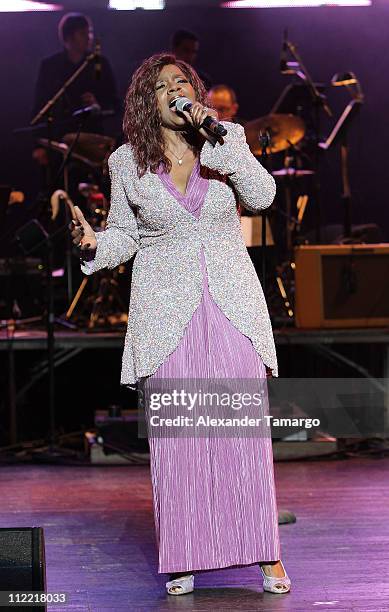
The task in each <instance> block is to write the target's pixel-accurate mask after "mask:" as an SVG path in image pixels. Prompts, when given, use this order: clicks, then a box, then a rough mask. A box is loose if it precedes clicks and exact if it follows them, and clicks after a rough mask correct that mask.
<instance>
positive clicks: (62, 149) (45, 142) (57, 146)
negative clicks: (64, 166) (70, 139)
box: [38, 138, 100, 168]
mask: <svg viewBox="0 0 389 612" xmlns="http://www.w3.org/2000/svg"><path fill="white" fill-rule="evenodd" d="M38 143H39V144H40V145H42V147H45V148H46V149H49V148H51V149H53V151H57V153H61V154H62V155H63V156H64V157H65V155H66V154H67V152H68V151H69V147H68V145H67V144H65V143H64V142H57V141H56V140H51V141H50V143H49V139H48V138H38ZM72 159H77V160H78V161H80V162H82V163H84V164H87V165H88V166H92V168H94V167H95V166H96V164H95V163H94V162H93V161H91V160H90V159H88V158H87V157H83V156H82V155H80V154H79V153H77V152H76V151H74V150H73V151H72ZM97 165H98V166H100V164H97Z"/></svg>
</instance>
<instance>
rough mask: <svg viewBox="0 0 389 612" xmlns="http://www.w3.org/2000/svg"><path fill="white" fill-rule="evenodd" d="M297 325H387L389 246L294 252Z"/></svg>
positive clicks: (303, 248)
mask: <svg viewBox="0 0 389 612" xmlns="http://www.w3.org/2000/svg"><path fill="white" fill-rule="evenodd" d="M295 264H296V268H295V282H296V284H295V315H296V316H295V321H296V327H304V328H336V327H385V326H389V244H357V245H355V244H353V245H311V246H300V247H296V248H295Z"/></svg>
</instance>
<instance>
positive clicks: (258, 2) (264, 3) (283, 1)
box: [221, 0, 372, 8]
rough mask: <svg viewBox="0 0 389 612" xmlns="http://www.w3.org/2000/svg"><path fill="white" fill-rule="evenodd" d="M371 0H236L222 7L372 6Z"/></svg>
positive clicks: (223, 4)
mask: <svg viewBox="0 0 389 612" xmlns="http://www.w3.org/2000/svg"><path fill="white" fill-rule="evenodd" d="M371 3H372V2H371V0H332V1H331V0H235V1H231V2H222V3H221V7H222V8H301V7H321V6H371Z"/></svg>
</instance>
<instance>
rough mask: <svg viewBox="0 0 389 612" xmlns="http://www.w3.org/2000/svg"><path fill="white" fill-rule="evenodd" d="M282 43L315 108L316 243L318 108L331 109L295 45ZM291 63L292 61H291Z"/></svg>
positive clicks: (318, 234)
mask: <svg viewBox="0 0 389 612" xmlns="http://www.w3.org/2000/svg"><path fill="white" fill-rule="evenodd" d="M284 44H285V46H286V48H287V49H288V50H289V51H290V53H291V55H292V56H293V57H294V59H295V61H296V63H297V66H298V70H297V69H295V70H294V72H295V74H297V76H298V77H299V78H300V79H301V80H302V81H303V82H304V83H305V85H306V86H307V88H308V90H309V92H310V94H311V97H312V100H313V104H314V108H315V170H316V171H315V183H316V185H315V191H316V240H317V242H318V244H320V242H321V201H320V180H319V163H320V153H319V150H318V146H319V142H320V110H321V109H323V110H324V112H325V113H326V114H327V115H328V116H329V117H332V111H331V109H330V107H329V105H328V103H327V98H326V96H325V95H323V94H321V93H320V91H319V90H318V88H317V87H316V85H315V83H314V82H313V79H312V77H311V75H310V73H309V72H308V69H307V67H306V66H305V64H304V63H303V60H302V58H301V55H300V54H299V52H298V51H297V47H296V45H294V44H293V43H292V42H291V41H290V40H288V39H287V38H285V39H284ZM291 64H293V62H291Z"/></svg>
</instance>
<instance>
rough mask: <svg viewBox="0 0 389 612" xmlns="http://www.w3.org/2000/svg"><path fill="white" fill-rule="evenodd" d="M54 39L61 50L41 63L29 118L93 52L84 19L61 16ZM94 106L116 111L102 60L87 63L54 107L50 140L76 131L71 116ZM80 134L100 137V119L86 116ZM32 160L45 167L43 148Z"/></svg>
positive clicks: (113, 88) (110, 80) (114, 89)
mask: <svg viewBox="0 0 389 612" xmlns="http://www.w3.org/2000/svg"><path fill="white" fill-rule="evenodd" d="M58 36H59V40H60V43H61V44H62V46H63V50H62V51H60V52H59V53H55V54H54V55H52V56H50V57H47V58H46V59H44V60H42V62H41V65H40V68H39V74H38V79H37V82H36V87H35V99H34V106H33V112H32V116H35V115H36V113H38V112H39V110H40V109H41V108H42V107H43V106H44V105H45V104H46V102H47V101H48V100H50V98H51V97H52V96H53V95H54V94H55V93H56V92H57V91H58V90H59V89H60V87H61V86H62V85H63V84H64V82H65V81H66V80H67V79H68V78H69V77H70V76H71V75H72V74H73V73H74V72H75V71H76V70H77V68H79V67H80V66H81V64H82V63H83V61H84V60H85V58H86V56H87V55H88V54H89V53H90V52H91V51H92V50H93V45H94V41H93V24H92V21H91V20H90V18H89V17H87V16H86V15H83V14H81V13H67V14H66V15H64V16H63V17H62V19H61V20H60V22H59V26H58ZM95 104H97V105H99V106H100V107H101V109H102V110H112V111H113V112H115V113H116V112H118V111H119V109H120V102H119V98H118V96H117V87H116V81H115V78H114V75H113V72H112V69H111V66H110V63H109V61H108V60H107V58H106V57H104V56H101V57H100V60H99V61H98V62H91V63H89V64H88V65H87V67H86V68H85V70H84V71H83V72H82V73H81V74H80V75H79V76H78V77H77V79H76V80H75V81H74V82H73V83H72V84H71V85H70V86H69V88H68V89H67V91H66V93H65V94H64V95H63V96H62V97H61V99H60V100H58V102H57V103H56V104H55V105H54V108H53V111H52V115H53V119H54V121H53V123H52V126H53V127H52V132H51V138H52V139H53V140H60V139H61V137H62V136H63V135H64V134H65V133H68V132H74V131H76V129H77V126H78V123H79V119H77V120H74V119H72V113H73V112H74V111H75V110H78V109H80V108H83V107H86V106H91V105H95ZM82 131H83V132H93V133H97V134H102V133H103V131H104V129H103V122H102V120H101V118H100V117H99V116H97V115H93V116H88V118H87V120H86V122H85V124H84V125H83V127H82ZM39 136H41V137H43V138H44V137H47V136H48V135H47V133H45V131H42V132H41V133H40V134H39ZM33 158H34V159H35V160H36V161H37V162H38V163H39V164H41V165H46V164H47V163H48V156H47V151H46V150H45V149H44V148H41V147H36V148H35V149H34V152H33Z"/></svg>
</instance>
